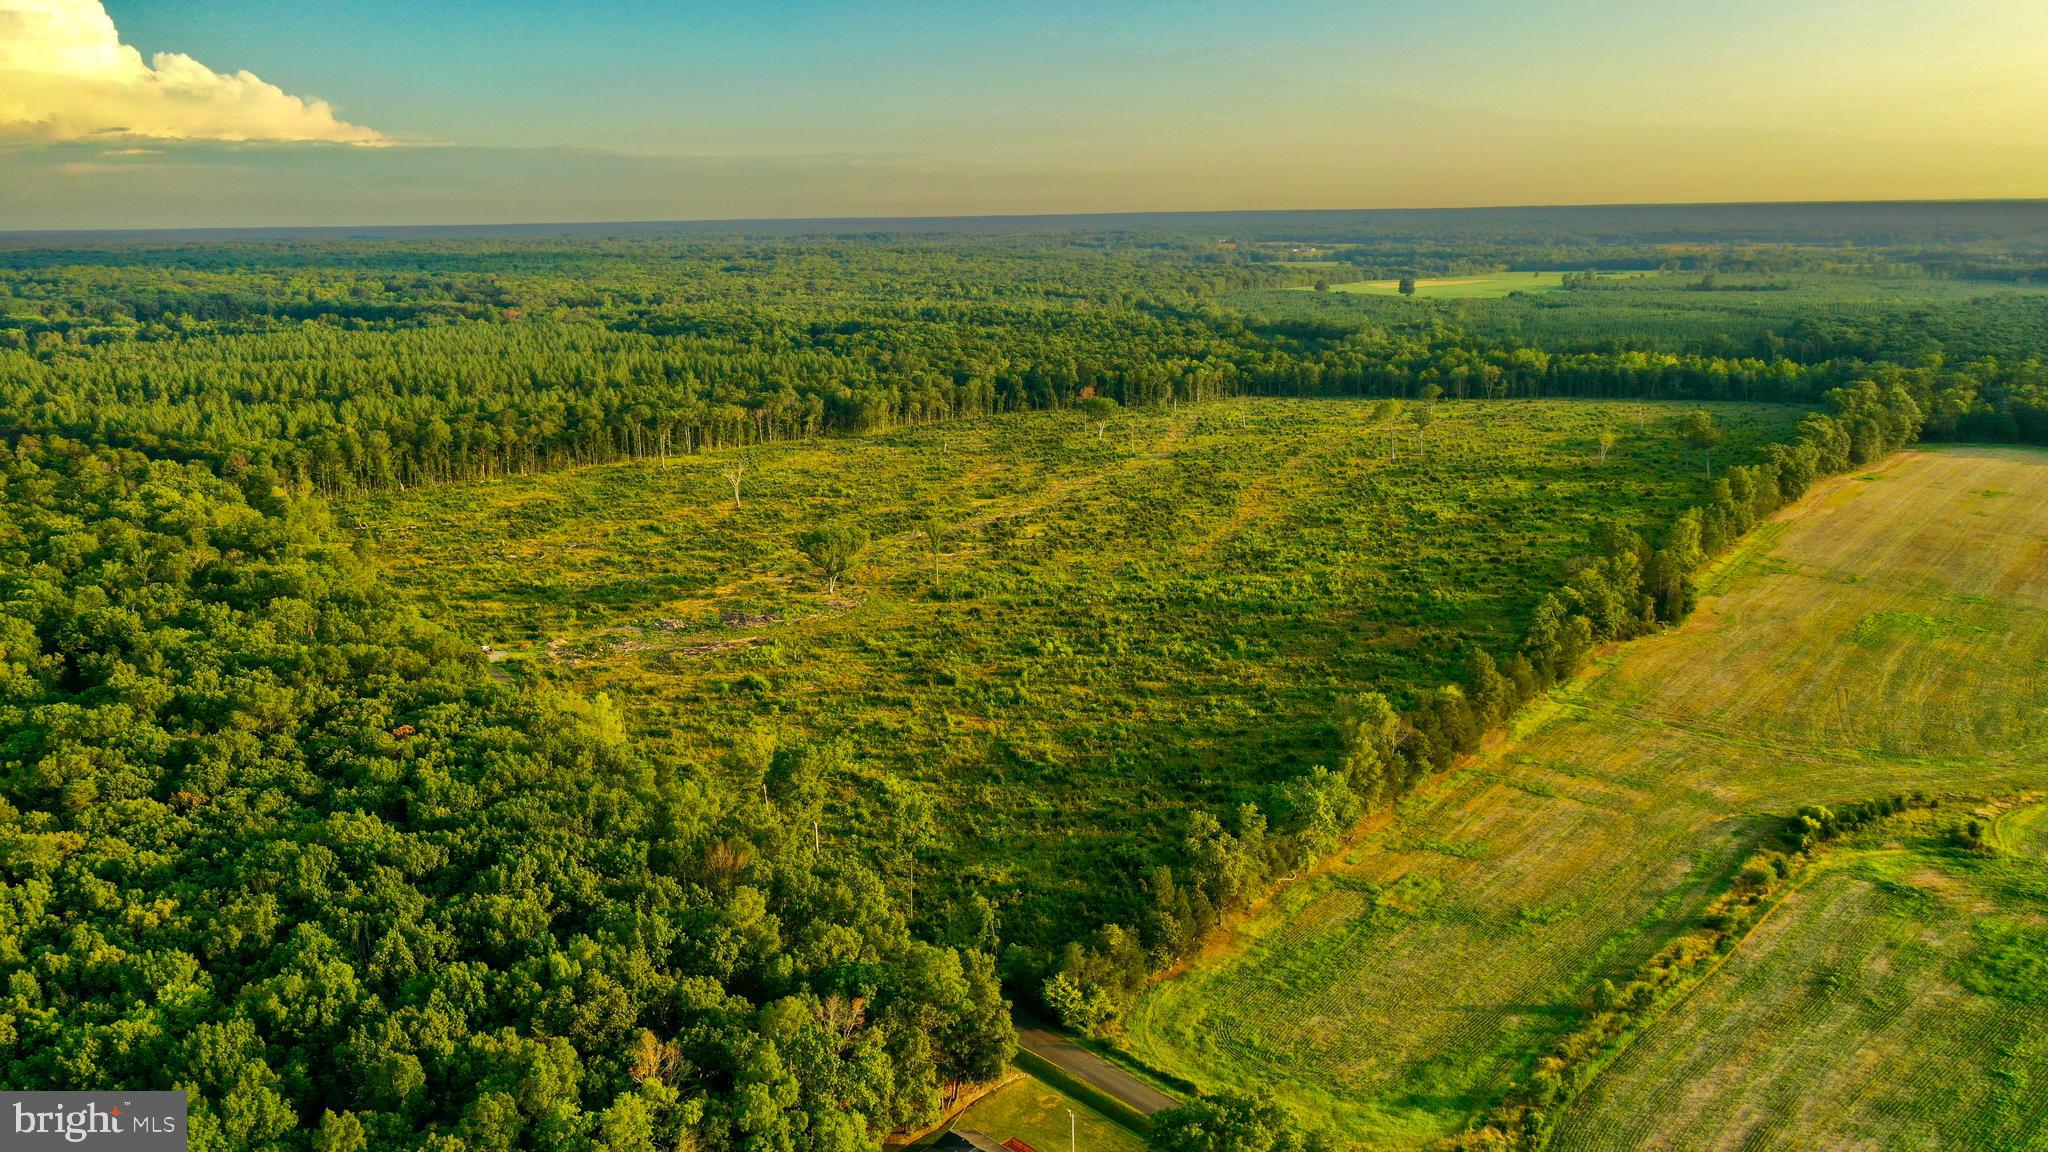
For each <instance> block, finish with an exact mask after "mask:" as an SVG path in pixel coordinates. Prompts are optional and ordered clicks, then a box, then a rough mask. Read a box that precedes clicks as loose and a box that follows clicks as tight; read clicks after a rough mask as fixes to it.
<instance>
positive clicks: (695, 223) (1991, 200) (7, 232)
mask: <svg viewBox="0 0 2048 1152" xmlns="http://www.w3.org/2000/svg"><path fill="white" fill-rule="evenodd" d="M1935 206H1942V207H1969V206H1977V207H1988V206H2003V207H2025V206H2041V207H2048V196H2039V197H1956V198H1924V197H1921V198H1901V199H1874V200H1844V199H1823V200H1698V201H1612V202H1573V203H1550V204H1484V205H1442V206H1433V207H1415V206H1394V207H1379V208H1168V209H1125V210H1113V211H1100V212H996V213H979V214H977V213H951V214H938V215H874V216H734V217H708V216H707V217H675V218H669V219H638V220H527V221H509V222H500V223H486V222H479V221H466V222H465V221H446V222H437V223H415V224H371V223H353V224H214V225H207V224H200V225H179V226H171V227H156V228H150V227H142V228H123V227H102V228H24V229H0V243H12V242H18V241H24V240H34V239H41V238H64V237H107V238H143V237H152V236H197V235H206V234H213V235H222V234H231V235H249V236H261V235H266V234H268V235H290V234H303V233H316V232H432V231H445V230H475V231H493V232H517V231H532V232H554V231H564V230H573V231H582V230H589V229H603V228H630V229H636V230H658V229H663V228H693V229H713V228H721V227H725V228H744V227H750V226H753V227H758V226H782V227H787V226H790V225H821V226H823V225H841V226H847V225H891V224H893V225H911V224H915V225H943V224H947V223H955V222H981V223H996V224H1000V223H1020V224H1022V223H1057V222H1062V221H1074V222H1085V221H1091V220H1096V221H1100V220H1128V219H1136V218H1144V219H1160V218H1174V217H1181V218H1196V217H1218V216H1318V215H1320V216H1370V215H1397V214H1402V215H1413V214H1438V215H1457V214H1478V213H1496V212H1550V211H1600V210H1606V211H1615V210H1645V209H1688V208H1690V209H1700V208H1873V207H1935Z"/></svg>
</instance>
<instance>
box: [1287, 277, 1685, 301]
mask: <svg viewBox="0 0 2048 1152" xmlns="http://www.w3.org/2000/svg"><path fill="white" fill-rule="evenodd" d="M1566 275H1568V273H1565V272H1491V273H1485V274H1482V275H1477V276H1446V277H1442V278H1439V279H1434V280H1417V281H1416V282H1415V295H1416V296H1418V297H1423V298H1428V299H1439V300H1487V299H1495V298H1498V297H1502V296H1507V295H1511V294H1513V293H1516V292H1553V291H1556V290H1557V289H1559V288H1562V287H1563V286H1564V278H1565V276H1566ZM1650 275H1653V273H1649V272H1603V273H1601V275H1600V278H1601V279H1602V280H1632V279H1637V278H1640V277H1645V276H1650ZM1329 290H1330V291H1332V292H1345V293H1349V294H1351V295H1355V296H1399V295H1400V294H1401V282H1400V281H1399V280H1358V281H1353V282H1352V283H1349V284H1331V285H1330V286H1329ZM1288 291H1295V292H1306V291H1312V289H1307V288H1294V289H1288Z"/></svg>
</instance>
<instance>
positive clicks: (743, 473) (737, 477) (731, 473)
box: [719, 452, 754, 508]
mask: <svg viewBox="0 0 2048 1152" xmlns="http://www.w3.org/2000/svg"><path fill="white" fill-rule="evenodd" d="M753 463H754V461H753V459H752V456H751V454H750V453H745V452H742V453H740V454H739V455H737V456H734V457H733V458H732V462H731V463H729V464H727V465H726V466H725V470H724V471H723V472H720V473H719V475H720V476H723V477H725V482H726V483H727V484H730V485H732V506H733V507H735V508H737V507H739V506H740V484H741V482H742V481H744V480H745V479H746V478H747V470H748V469H749V468H750V467H752V466H753Z"/></svg>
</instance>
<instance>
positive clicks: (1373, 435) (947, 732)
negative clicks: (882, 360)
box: [340, 400, 1799, 942]
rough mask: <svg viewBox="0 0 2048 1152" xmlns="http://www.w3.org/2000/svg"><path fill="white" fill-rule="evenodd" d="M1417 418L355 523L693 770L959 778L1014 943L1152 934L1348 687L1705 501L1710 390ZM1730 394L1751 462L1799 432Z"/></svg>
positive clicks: (971, 866) (625, 474)
mask: <svg viewBox="0 0 2048 1152" xmlns="http://www.w3.org/2000/svg"><path fill="white" fill-rule="evenodd" d="M1415 410H1416V406H1411V407H1410V408H1409V409H1407V410H1406V411H1404V412H1402V413H1400V414H1398V415H1395V416H1387V415H1386V414H1385V412H1384V409H1381V408H1379V407H1377V406H1376V405H1375V404H1374V403H1373V402H1371V401H1307V402H1296V401H1287V400H1257V401H1229V402H1216V403H1208V404H1200V405H1192V406H1180V407H1177V408H1174V409H1172V410H1149V411H1130V412H1124V413H1118V414H1113V415H1111V416H1109V417H1108V418H1107V421H1106V424H1104V423H1090V422H1088V421H1086V420H1084V419H1083V418H1082V417H1081V416H1080V415H1078V414H1075V413H1037V414H1019V415H1014V416H1006V417H999V418H990V419H984V420H974V421H965V422H958V423H953V424H948V425H944V426H935V427H925V428H913V429H905V430H900V431H896V432H891V433H888V434H885V435H878V436H873V437H866V438H861V439H846V440H819V441H813V442H807V443H800V444H785V445H780V446H775V447H771V448H766V449H763V450H760V451H758V452H755V453H751V454H747V455H741V454H737V453H720V454H712V455H708V456H702V457H679V458H673V459H671V460H670V461H668V462H667V463H666V464H662V463H658V462H649V463H645V464H626V465H614V466H607V467H599V468H591V469H583V470H577V471H568V472H561V473H555V474H549V475H543V476H533V477H524V478H515V479H507V480H499V481H491V482H481V483H469V484H451V485H442V486H436V487H432V488H425V489H416V490H412V491H407V492H403V493H390V494H385V495H381V496H377V497H373V498H369V499H365V500H360V501H357V502H354V503H353V504H350V505H347V506H345V507H344V508H343V509H342V511H341V513H340V517H341V519H342V521H343V523H344V525H346V526H350V527H353V528H355V529H356V530H358V531H359V532H361V533H362V534H364V535H367V536H370V537H373V538H374V540H375V541H376V551H377V554H378V555H379V557H380V561H379V562H380V564H381V567H382V568H383V570H384V572H385V573H386V574H387V576H388V578H389V579H390V580H391V581H392V582H394V583H395V584H396V585H397V586H398V587H399V588H401V589H402V590H404V591H405V592H406V593H407V594H409V595H410V596H412V597H413V598H415V599H416V600H418V601H419V602H421V603H422V604H424V605H426V606H428V607H429V608H430V610H431V611H432V613H433V614H434V615H435V616H436V617H438V618H440V619H442V620H444V621H447V622H449V623H452V624H454V625H456V626H458V627H459V628H460V629H461V630H462V632H463V634H465V635H467V636H470V637H473V638H475V639H476V640H478V641H480V642H482V643H487V644H489V645H491V646H492V648H493V649H494V650H495V651H496V654H497V655H499V656H502V657H503V659H502V661H501V662H500V663H498V664H497V665H495V667H496V668H497V669H498V670H499V672H500V673H501V675H504V676H506V677H508V678H515V679H530V680H536V681H543V682H550V683H558V684H562V685H566V686H570V687H573V688H576V689H578V690H583V691H590V692H604V693H607V694H609V695H610V696H611V697H612V698H613V699H614V700H615V701H616V702H618V703H619V704H621V705H623V706H624V712H625V715H626V717H627V721H628V723H629V725H630V726H631V727H632V729H633V730H635V731H636V732H638V733H640V734H642V735H644V736H645V737H646V738H648V739H649V740H650V741H652V742H653V743H654V746H655V747H658V748H665V749H667V750H669V751H671V752H673V753H675V754H676V755H677V756H678V757H679V758H680V759H683V760H685V761H686V762H695V763H713V764H717V763H726V764H728V765H729V766H731V768H732V771H734V772H739V773H744V772H745V771H747V770H748V769H747V768H746V767H745V764H744V763H740V762H737V761H736V758H735V757H734V756H733V755H732V751H733V749H734V748H735V747H736V746H745V745H747V744H748V742H749V740H750V739H751V737H750V734H751V733H754V732H756V731H766V732H769V733H772V734H774V735H775V736H776V737H777V738H781V739H794V738H808V739H813V740H817V739H828V738H832V737H844V738H845V739H846V740H847V741H848V743H849V745H850V752H851V755H850V757H849V758H848V759H847V762H846V763H845V764H843V765H842V766H841V768H840V770H839V774H838V775H837V776H836V777H835V778H833V779H831V780H829V781H828V782H827V787H828V789H829V790H830V793H831V800H830V801H829V806H830V807H831V808H832V809H834V810H835V812H834V815H833V816H832V818H831V820H830V823H831V824H833V825H835V826H836V827H838V828H839V829H841V830H842V831H844V832H846V833H847V834H848V835H852V836H856V837H869V838H872V837H875V836H877V835H879V833H878V832H877V831H876V830H877V829H880V828H883V827H885V826H886V825H887V824H888V820H889V814H888V812H887V810H886V808H885V803H886V801H887V799H888V797H889V796H890V794H891V793H890V792H889V789H888V787H887V784H888V781H890V780H891V779H915V780H918V781H921V782H923V783H925V784H927V785H930V786H931V787H933V788H935V789H936V790H937V795H938V796H940V797H941V798H942V800H943V803H942V809H943V811H942V818H941V819H939V820H937V821H936V822H935V825H934V828H933V832H934V840H933V843H932V844H931V845H929V846H926V847H923V848H921V849H920V850H921V851H924V852H925V853H926V854H927V855H928V856H930V857H932V858H933V859H943V860H945V861H946V862H947V865H948V866H947V867H946V868H945V869H943V870H941V869H938V868H931V869H929V870H928V871H929V872H930V874H932V875H934V876H946V877H950V878H953V880H958V879H964V878H969V877H972V878H976V879H979V880H981V881H983V882H984V883H985V886H988V887H992V888H994V889H996V890H999V891H1002V892H1005V893H1008V894H1010V895H1009V897H1008V898H1009V899H1011V900H1013V901H1015V903H1012V904H1011V905H1010V906H1009V907H1007V908H1005V909H1004V911H1003V920H1004V924H1003V926H1004V935H1005V937H1006V938H1008V939H1011V940H1021V941H1027V942H1037V941H1046V940H1059V939H1062V938H1063V933H1066V932H1070V931H1071V928H1072V923H1073V920H1072V917H1073V914H1074V911H1075V909H1076V908H1078V907H1081V906H1083V905H1084V904H1085V905H1086V906H1088V907H1089V908H1090V910H1091V912H1093V913H1094V914H1097V915H1102V916H1104V917H1105V918H1110V919H1114V918H1118V917H1119V916H1124V917H1125V922H1126V923H1128V922H1131V921H1130V919H1129V918H1128V915H1127V914H1128V905H1127V904H1125V903H1124V902H1126V901H1130V900H1132V899H1134V898H1135V896H1136V892H1135V886H1136V882H1137V881H1138V880H1139V879H1140V878H1141V877H1142V876H1143V874H1144V872H1143V869H1144V867H1146V866H1148V865H1150V864H1153V863H1158V862H1161V861H1162V860H1163V859H1165V857H1164V856H1163V855H1162V852H1163V850H1164V849H1165V848H1166V847H1168V846H1171V845H1174V844H1175V843H1177V841H1178V839H1179V838H1180V837H1181V836H1182V835H1183V834H1184V833H1183V829H1184V828H1185V813H1186V812H1187V811H1188V810H1189V809H1190V808H1191V807H1194V806H1202V807H1207V808H1210V809H1211V810H1222V809H1225V808H1226V807H1234V805H1235V804H1236V803H1238V802H1239V801H1241V800H1243V799H1248V798H1251V797H1252V796H1254V795H1255V794H1256V789H1258V788H1259V787H1261V786H1262V785H1263V784H1265V783H1267V782H1269V781H1272V780H1277V779H1284V778H1287V777H1290V776H1293V775H1298V774H1299V773H1301V772H1303V771H1306V770H1307V769H1308V768H1309V767H1311V766H1314V765H1317V764H1333V763H1335V758H1336V756H1337V755H1338V752H1339V749H1338V739H1337V736H1336V734H1335V730H1334V717H1333V711H1334V707H1335V702H1336V701H1337V699H1338V698H1339V697H1340V696H1342V695H1344V694H1347V693H1353V692H1358V691H1363V690H1367V689H1375V688H1376V689H1380V690H1384V691H1387V692H1388V693H1389V694H1390V695H1393V696H1395V697H1396V698H1397V700H1400V699H1405V698H1408V697H1409V696H1410V694H1411V693H1412V692H1413V691H1415V690H1417V689H1420V688H1426V687H1432V686H1434V685H1436V684H1440V683H1444V682H1446V681H1448V680H1451V679H1454V678H1455V677H1456V676H1457V675H1459V674H1460V672H1461V670H1462V661H1463V659H1464V654H1465V652H1466V651H1467V649H1468V648H1469V647H1470V646H1472V645H1475V644H1476V645H1483V646H1486V647H1488V648H1489V649H1491V650H1494V651H1505V650H1507V649H1508V648H1511V647H1512V646H1513V644H1514V643H1516V642H1517V641H1518V639H1519V637H1520V635H1521V633H1522V631H1523V629H1524V628H1525V627H1526V622H1527V620H1528V618H1529V615H1530V613H1531V612H1532V610H1533V607H1534V605H1535V602H1536V601H1537V599H1538V598H1540V597H1541V596H1542V595H1544V594H1545V593H1547V592H1548V591H1550V590H1551V589H1553V588H1555V587H1556V586H1557V585H1558V583H1559V582H1560V581H1561V580H1562V579H1563V575H1564V572H1565V570H1566V566H1567V562H1568V561H1569V559H1570V558H1571V557H1572V556H1573V555H1574V554H1576V553H1580V552H1582V551H1583V550H1584V549H1585V547H1586V541H1587V540H1588V539H1589V537H1590V535H1591V534H1592V533H1593V531H1594V529H1595V528H1596V526H1597V525H1599V524H1602V523H1608V522H1615V521H1620V522H1624V523H1631V524H1637V525H1650V524H1660V523H1663V522H1665V521H1667V520H1668V519H1669V518H1670V517H1671V516H1672V515H1673V514H1674V513H1676V512H1677V511H1678V510H1679V509H1681V508H1683V507H1686V506H1689V505H1691V504H1693V503H1696V502H1698V501H1699V500H1700V498H1701V495H1702V493H1703V492H1704V490H1705V487H1706V485H1705V481H1704V479H1703V478H1702V477H1701V475H1700V472H1699V468H1698V462H1697V458H1696V456H1694V455H1689V454H1688V453H1687V452H1686V451H1685V450H1684V449H1683V448H1682V447H1681V446H1680V445H1678V444H1677V443H1676V442H1675V441H1674V439H1673V436H1672V433H1671V430H1670V424H1671V421H1672V420H1673V418H1674V417H1675V416H1676V415H1677V414H1678V413H1679V412H1681V411H1682V410H1683V409H1681V408H1679V407H1677V406H1671V405H1656V404H1650V405H1638V404H1634V403H1612V404H1607V403H1568V402H1565V403H1559V402H1490V403H1484V404H1481V403H1443V404H1438V405H1436V406H1434V415H1435V417H1436V418H1435V420H1434V421H1433V423H1432V424H1431V425H1430V427H1429V428H1428V429H1427V430H1426V432H1419V431H1418V429H1417V427H1416V425H1415V423H1414V422H1413V421H1412V420H1411V419H1410V417H1411V416H1412V415H1413V413H1414V411H1415ZM1714 410H1715V412H1716V414H1717V417H1718V419H1719V420H1720V421H1721V423H1722V424H1723V425H1724V426H1725V427H1726V429H1727V431H1728V442H1727V444H1726V445H1725V448H1724V450H1723V451H1722V452H1721V453H1720V454H1719V458H1721V459H1725V460H1726V461H1727V462H1728V463H1737V462H1741V461H1744V460H1748V459H1754V458H1756V456H1757V455H1758V453H1759V449H1760V445H1762V444H1763V443H1766V442H1769V441H1774V440H1780V439H1783V438H1785V437H1786V436H1787V435H1788V434H1789V431H1790V429H1791V427H1792V425H1793V423H1794V422H1795V421H1796V419H1797V417H1798V415H1799V410H1798V409H1794V408H1787V407H1771V406H1741V405H1717V406H1715V407H1714ZM1376 412H1377V413H1379V414H1380V415H1381V417H1383V418H1380V419H1378V421H1377V422H1376V420H1375V413H1376ZM1603 431H1609V432H1612V433H1613V434H1614V435H1615V437H1616V440H1615V443H1614V445H1613V447H1612V449H1611V451H1610V452H1609V453H1608V455H1607V459H1606V460H1605V461H1604V462H1602V460H1601V459H1600V455H1601V453H1600V448H1599V444H1598V440H1599V436H1600V433H1601V432H1603ZM742 464H744V466H745V469H746V471H745V473H744V475H741V476H740V477H739V486H740V494H739V499H738V500H737V501H735V499H734V494H733V489H732V487H731V484H730V479H729V478H730V476H731V474H732V472H733V470H734V469H735V468H737V467H739V466H741V465H742ZM829 525H844V526H856V527H858V528H859V529H861V530H863V531H864V532H865V533H867V534H868V535H869V536H870V537H871V538H872V541H873V543H872V544H871V545H870V546H869V547H868V548H867V549H866V551H865V552H864V553H863V554H862V555H861V556H860V558H859V560H858V562H857V563H855V564H854V565H853V566H852V567H851V570H850V571H849V572H848V573H847V574H846V576H845V579H844V581H843V582H842V583H841V584H840V585H839V586H838V587H837V588H836V589H835V590H833V591H831V592H829V593H828V592H827V590H826V581H825V579H824V577H823V576H822V575H821V574H820V572H819V571H818V570H817V568H816V566H815V565H814V564H813V563H812V562H811V561H809V560H807V559H806V558H805V556H804V555H803V554H802V553H801V552H800V551H799V549H798V537H799V535H800V534H801V533H803V532H805V531H807V530H812V529H817V528H819V527H822V526H829ZM928 529H929V530H931V531H935V532H936V533H937V536H938V545H937V547H936V548H933V547H932V546H931V544H930V538H929V537H928V536H927V534H926V533H927V530H928ZM754 770H755V771H758V770H759V769H758V768H756V769H754ZM953 880H941V883H945V882H953ZM931 906H932V905H931V904H929V903H928V904H927V907H931Z"/></svg>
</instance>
